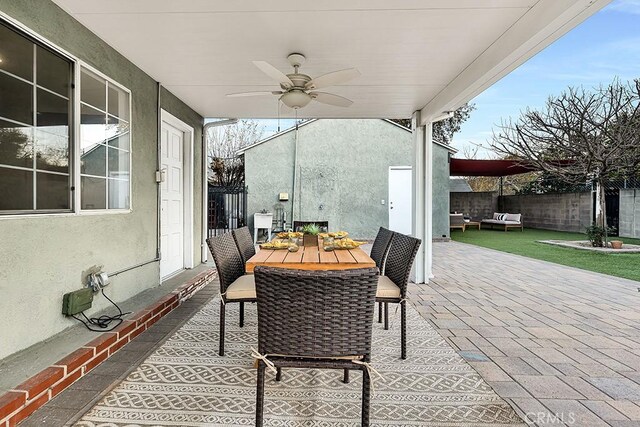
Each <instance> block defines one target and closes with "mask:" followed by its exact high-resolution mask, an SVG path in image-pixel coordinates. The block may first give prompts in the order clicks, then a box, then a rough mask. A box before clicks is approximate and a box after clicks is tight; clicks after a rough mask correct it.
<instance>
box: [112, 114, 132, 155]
mask: <svg viewBox="0 0 640 427" xmlns="http://www.w3.org/2000/svg"><path fill="white" fill-rule="evenodd" d="M107 121H108V124H107V143H108V144H109V145H111V146H112V147H118V148H122V149H124V150H128V149H129V123H127V122H123V121H121V120H118V119H116V118H115V117H111V116H108V118H107Z"/></svg>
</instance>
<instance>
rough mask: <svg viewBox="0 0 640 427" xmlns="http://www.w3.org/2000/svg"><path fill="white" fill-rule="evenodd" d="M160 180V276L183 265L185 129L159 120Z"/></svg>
mask: <svg viewBox="0 0 640 427" xmlns="http://www.w3.org/2000/svg"><path fill="white" fill-rule="evenodd" d="M161 142H162V146H161V150H160V151H161V159H162V160H161V165H162V168H161V170H162V172H163V175H164V180H163V181H162V183H161V184H160V189H161V190H160V197H161V205H160V209H161V211H160V228H161V233H160V253H161V255H162V259H161V260H160V277H161V278H166V277H168V276H171V275H172V274H173V273H176V272H178V271H180V270H182V269H183V268H184V267H185V265H184V132H183V131H181V130H179V129H176V128H175V127H173V126H171V125H170V124H168V123H166V122H162V140H161Z"/></svg>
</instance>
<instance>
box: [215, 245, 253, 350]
mask: <svg viewBox="0 0 640 427" xmlns="http://www.w3.org/2000/svg"><path fill="white" fill-rule="evenodd" d="M207 245H209V250H210V251H211V255H213V260H214V261H215V263H216V268H217V270H218V278H219V280H220V294H221V295H220V347H219V350H218V354H220V356H224V332H225V331H224V329H225V328H224V326H225V308H226V305H227V304H229V303H233V302H237V303H240V327H242V326H244V303H245V302H255V301H256V288H255V282H254V278H253V274H244V271H245V264H244V262H242V257H241V256H240V252H239V251H238V248H237V247H236V243H235V241H234V240H233V236H232V235H231V233H225V234H223V235H221V236H215V237H211V238H209V239H207Z"/></svg>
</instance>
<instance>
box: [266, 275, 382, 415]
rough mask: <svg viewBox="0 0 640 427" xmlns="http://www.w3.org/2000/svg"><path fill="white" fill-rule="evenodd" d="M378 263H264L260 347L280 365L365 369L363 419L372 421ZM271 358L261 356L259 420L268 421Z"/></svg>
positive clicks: (277, 376) (277, 375) (278, 374)
mask: <svg viewBox="0 0 640 427" xmlns="http://www.w3.org/2000/svg"><path fill="white" fill-rule="evenodd" d="M377 273H378V269H377V268H367V269H354V270H340V271H303V270H288V269H282V268H271V267H263V266H258V267H256V269H255V271H254V275H255V280H256V294H257V300H258V302H257V305H258V352H259V353H260V355H266V356H267V357H268V359H267V360H268V361H269V362H270V363H272V364H273V365H274V366H275V368H276V369H277V374H276V380H279V379H280V375H281V369H282V368H283V367H284V368H287V367H291V368H305V369H313V368H324V369H342V370H344V373H345V382H347V381H348V372H349V370H360V371H362V374H363V380H362V381H363V382H362V412H361V415H362V425H363V426H368V425H369V404H370V387H371V384H370V377H369V371H368V367H367V366H366V365H363V364H362V363H363V362H364V363H367V364H368V363H369V361H370V360H371V331H372V326H373V325H372V323H373V322H372V321H371V319H372V317H373V312H374V307H375V294H376V288H377V282H378V277H377V276H378V274H377ZM266 368H267V364H266V362H265V361H264V360H262V359H258V382H257V394H256V426H259V427H261V426H262V425H263V421H264V418H263V409H264V383H265V369H266Z"/></svg>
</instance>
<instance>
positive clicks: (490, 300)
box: [410, 242, 640, 427]
mask: <svg viewBox="0 0 640 427" xmlns="http://www.w3.org/2000/svg"><path fill="white" fill-rule="evenodd" d="M433 265H434V274H435V279H432V280H431V283H430V284H428V285H416V284H411V285H410V299H411V301H412V302H413V303H414V304H415V305H416V306H417V307H418V310H419V311H420V313H421V314H422V315H423V316H424V317H426V318H427V319H428V320H429V321H430V322H431V323H432V324H433V325H434V326H435V327H436V328H437V330H438V331H439V332H440V334H441V335H443V336H444V337H445V338H446V339H447V341H449V343H450V344H451V345H452V346H454V348H455V349H457V350H458V351H459V352H460V354H461V355H462V356H463V357H464V358H465V359H466V360H467V361H468V362H469V363H470V364H471V365H472V366H473V367H474V368H476V370H477V371H478V372H479V373H480V374H481V375H482V376H483V377H484V379H485V380H486V381H487V382H489V383H490V384H491V385H492V386H493V388H494V389H495V391H496V392H497V393H498V394H499V395H500V396H501V397H503V398H504V399H506V400H507V401H509V402H510V403H511V404H512V406H514V408H516V410H519V411H521V415H523V416H525V415H528V418H529V419H530V420H533V419H535V420H536V421H537V424H539V425H563V423H562V422H561V420H564V424H566V425H575V426H590V427H591V426H594V427H596V426H607V425H609V426H639V425H640V310H639V309H638V307H640V294H639V293H638V290H639V288H640V283H638V282H634V281H630V280H625V279H620V278H615V277H611V276H606V275H602V274H598V273H592V272H587V271H583V270H578V269H574V268H570V267H565V266H561V265H557V264H552V263H548V262H544V261H538V260H533V259H529V258H525V257H521V256H518V255H512V254H507V253H503V252H498V251H494V250H490V249H485V248H480V247H477V246H472V245H466V244H462V243H456V242H446V243H437V244H435V245H434V261H433Z"/></svg>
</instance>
